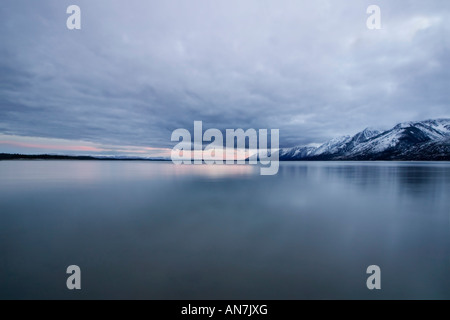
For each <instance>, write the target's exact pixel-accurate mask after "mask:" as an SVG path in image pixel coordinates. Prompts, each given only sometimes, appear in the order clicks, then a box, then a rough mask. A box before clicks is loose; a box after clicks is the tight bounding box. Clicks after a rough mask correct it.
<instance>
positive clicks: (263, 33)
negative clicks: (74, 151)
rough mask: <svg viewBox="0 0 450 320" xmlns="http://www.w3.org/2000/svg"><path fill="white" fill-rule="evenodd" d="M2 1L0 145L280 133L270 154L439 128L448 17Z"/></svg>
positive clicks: (238, 4)
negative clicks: (3, 140) (73, 15)
mask: <svg viewBox="0 0 450 320" xmlns="http://www.w3.org/2000/svg"><path fill="white" fill-rule="evenodd" d="M70 4H72V3H70V2H69V1H57V0H52V1H51V0H43V1H39V2H36V3H35V2H33V3H32V4H31V3H30V2H29V1H22V0H18V1H5V3H4V4H2V6H3V7H2V10H1V12H0V28H1V29H2V30H3V32H2V33H1V34H0V41H1V42H2V48H1V49H0V58H1V59H0V84H1V86H0V133H4V134H9V135H15V136H27V137H44V138H58V139H64V140H65V141H66V140H67V141H69V140H73V141H84V142H89V143H96V144H102V145H117V146H119V145H125V146H136V147H151V148H170V147H171V146H173V142H171V141H170V135H171V132H172V131H173V130H174V129H177V128H186V129H192V128H193V122H194V120H201V121H203V123H204V126H205V129H206V127H210V128H218V129H221V130H224V129H227V128H243V129H248V128H255V129H261V128H268V129H271V128H273V129H280V139H281V141H280V145H281V146H285V147H287V146H293V145H299V144H307V143H317V142H323V141H325V140H327V139H329V138H332V137H334V136H336V135H343V134H352V133H356V132H357V131H359V130H361V129H363V128H364V127H366V126H374V127H386V126H391V125H393V124H395V123H397V122H400V121H406V120H421V119H425V118H435V117H449V116H450V111H449V110H450V109H449V107H448V103H449V98H450V96H449V92H448V87H450V71H449V70H450V68H449V60H448V56H449V53H450V52H449V50H450V43H449V42H450V40H449V36H448V35H449V26H448V24H446V23H445V22H446V21H448V19H449V18H450V3H449V4H447V3H445V2H442V1H428V2H424V1H409V2H408V3H407V4H398V3H392V2H391V1H377V4H378V5H379V6H380V8H381V15H382V30H368V29H367V28H366V19H367V17H368V15H367V14H366V9H367V7H368V6H369V5H370V4H372V3H371V1H350V2H349V1H343V0H338V1H332V0H319V1H288V0H282V1H256V0H255V1H253V0H252V1H249V0H246V1H237V0H236V1H233V0H232V1H222V0H219V1H214V2H211V1H206V0H205V1H200V0H193V1H164V2H163V1H138V0H133V1H129V2H126V3H125V2H123V1H118V0H113V1H100V0H99V1H95V2H93V1H81V0H80V1H77V4H78V5H79V6H80V8H81V14H82V29H81V30H75V31H69V30H67V28H66V18H67V16H68V15H67V14H66V8H67V6H69V5H70Z"/></svg>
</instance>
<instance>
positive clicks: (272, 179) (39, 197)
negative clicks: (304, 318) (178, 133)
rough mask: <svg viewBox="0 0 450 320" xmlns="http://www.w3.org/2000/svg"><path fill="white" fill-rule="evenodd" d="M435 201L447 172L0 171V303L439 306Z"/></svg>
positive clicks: (437, 166)
mask: <svg viewBox="0 0 450 320" xmlns="http://www.w3.org/2000/svg"><path fill="white" fill-rule="evenodd" d="M449 191H450V163H448V162H447V163H406V162H405V163H390V162H377V163H374V162H347V163H336V162H306V163H305V162H296V163H282V164H281V167H280V171H279V173H278V175H276V176H260V175H259V168H258V167H254V166H237V165H236V166H206V165H205V166H175V165H173V164H171V163H169V162H119V161H117V162H113V161H111V162H108V161H0V298H2V299H5V298H14V299H15V298H39V299H47V298H62V299H70V298H145V299H303V298H320V299H324V298H361V299H379V298H425V299H427V298H438V299H442V298H446V299H450V197H449V195H450V192H449ZM72 264H76V265H79V266H80V267H81V272H82V281H81V282H82V290H79V291H69V290H67V289H66V278H67V276H68V275H67V274H66V273H65V272H66V268H67V266H68V265H72ZM372 264H376V265H379V266H380V268H381V288H382V289H381V290H378V291H376V290H374V291H370V290H368V289H367V287H366V279H367V276H368V275H366V268H367V266H369V265H372Z"/></svg>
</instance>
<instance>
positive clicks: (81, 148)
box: [0, 140, 105, 152]
mask: <svg viewBox="0 0 450 320" xmlns="http://www.w3.org/2000/svg"><path fill="white" fill-rule="evenodd" d="M0 144H9V145H11V146H14V147H23V148H36V149H51V150H68V151H95V152H98V151H104V150H105V149H101V148H97V147H89V146H76V145H75V146H61V145H49V144H39V143H26V142H17V141H4V140H0Z"/></svg>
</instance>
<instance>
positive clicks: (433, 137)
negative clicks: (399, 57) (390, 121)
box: [280, 119, 450, 160]
mask: <svg viewBox="0 0 450 320" xmlns="http://www.w3.org/2000/svg"><path fill="white" fill-rule="evenodd" d="M280 159H281V160H450V119H436V120H425V121H417V122H405V123H400V124H397V125H396V126H395V127H393V128H392V129H390V130H386V131H378V130H375V129H369V128H367V129H365V130H363V131H361V132H359V133H357V134H355V135H354V136H353V137H350V136H344V137H341V138H335V139H332V140H330V141H327V142H325V143H324V144H322V145H320V146H319V147H317V148H314V147H306V146H305V147H295V148H289V149H281V150H280Z"/></svg>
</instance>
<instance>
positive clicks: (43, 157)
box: [0, 153, 450, 162]
mask: <svg viewBox="0 0 450 320" xmlns="http://www.w3.org/2000/svg"><path fill="white" fill-rule="evenodd" d="M2 160H84V161H167V162H171V161H172V160H170V159H158V158H155V159H152V158H114V157H94V156H69V155H52V154H18V153H0V161H2ZM279 161H280V162H316V161H324V162H380V161H388V162H402V161H407V162H449V161H450V159H414V160H411V159H371V160H367V159H366V160H364V159H361V160H355V159H352V160H345V159H302V160H297V159H296V160H294V159H292V160H291V159H283V160H279Z"/></svg>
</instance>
